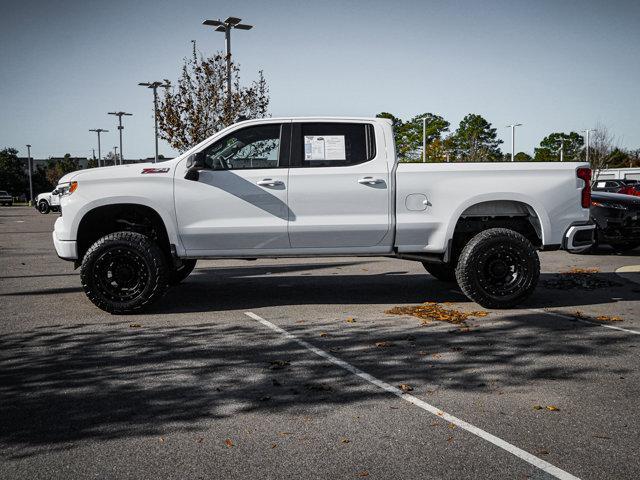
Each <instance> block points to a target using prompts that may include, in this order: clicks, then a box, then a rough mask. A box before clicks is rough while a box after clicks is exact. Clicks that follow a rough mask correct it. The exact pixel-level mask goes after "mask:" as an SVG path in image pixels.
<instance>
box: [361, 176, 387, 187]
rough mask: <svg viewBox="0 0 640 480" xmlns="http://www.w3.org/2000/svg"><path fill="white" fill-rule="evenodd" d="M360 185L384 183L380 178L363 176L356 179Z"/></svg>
mask: <svg viewBox="0 0 640 480" xmlns="http://www.w3.org/2000/svg"><path fill="white" fill-rule="evenodd" d="M358 183H359V184H360V185H378V184H380V183H384V180H383V179H381V178H373V177H363V178H361V179H360V180H358Z"/></svg>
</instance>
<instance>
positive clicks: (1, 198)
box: [0, 190, 13, 206]
mask: <svg viewBox="0 0 640 480" xmlns="http://www.w3.org/2000/svg"><path fill="white" fill-rule="evenodd" d="M0 204H2V205H9V206H11V205H13V197H12V196H11V195H10V194H9V193H7V192H6V191H4V190H0Z"/></svg>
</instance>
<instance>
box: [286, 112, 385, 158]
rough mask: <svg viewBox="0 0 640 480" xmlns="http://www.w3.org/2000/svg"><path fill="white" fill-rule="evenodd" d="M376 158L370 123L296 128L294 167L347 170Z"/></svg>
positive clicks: (301, 124) (319, 124)
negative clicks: (345, 168)
mask: <svg viewBox="0 0 640 480" xmlns="http://www.w3.org/2000/svg"><path fill="white" fill-rule="evenodd" d="M375 156H376V147H375V133H374V128H373V125H372V124H370V123H338V122H333V123H332V122H304V123H295V124H294V125H293V143H292V155H291V157H292V158H291V159H292V165H291V166H292V167H303V168H310V167H311V168H313V167H347V166H351V165H358V164H361V163H365V162H368V161H370V160H372V159H373V158H374V157H375Z"/></svg>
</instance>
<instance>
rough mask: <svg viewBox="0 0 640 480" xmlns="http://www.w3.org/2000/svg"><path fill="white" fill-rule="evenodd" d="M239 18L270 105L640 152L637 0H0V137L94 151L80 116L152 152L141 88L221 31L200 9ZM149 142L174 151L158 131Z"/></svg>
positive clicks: (42, 147) (170, 72) (245, 66)
mask: <svg viewBox="0 0 640 480" xmlns="http://www.w3.org/2000/svg"><path fill="white" fill-rule="evenodd" d="M227 16H238V17H241V18H242V19H243V20H244V21H245V22H246V23H251V24H253V25H255V28H254V29H253V30H251V31H235V32H234V36H233V39H232V42H233V44H232V51H233V54H234V58H235V59H236V60H237V61H239V62H240V63H241V67H242V78H243V80H244V81H245V82H247V83H248V82H249V81H250V80H252V79H253V78H255V76H256V72H257V71H258V70H259V69H263V70H264V72H265V76H266V78H267V81H268V82H269V86H270V89H271V113H272V114H273V115H274V116H288V115H358V116H372V115H374V114H376V113H377V112H380V111H389V112H392V113H394V114H396V115H397V116H400V117H402V118H405V119H406V118H408V117H410V116H413V115H415V114H417V113H421V112H434V113H437V114H440V115H443V116H444V117H445V118H446V119H447V120H449V121H450V122H451V123H452V126H454V127H455V126H456V125H457V123H458V122H459V121H460V120H461V118H462V117H463V116H464V115H465V114H466V113H469V112H472V113H479V114H482V115H483V116H485V118H487V119H488V120H489V121H490V122H491V123H493V125H494V126H496V127H498V131H499V134H500V136H501V138H503V139H504V140H505V143H504V144H503V149H504V150H505V151H508V150H509V149H510V140H509V133H508V130H507V129H506V128H504V126H505V125H507V124H509V123H512V122H514V121H517V122H520V123H523V124H524V126H523V127H520V128H519V129H518V131H517V139H516V145H517V147H518V150H524V151H527V152H532V151H533V148H534V147H535V146H536V145H537V144H538V143H539V141H540V140H541V139H542V138H543V137H544V136H545V135H546V134H548V133H549V132H553V131H569V130H572V129H573V130H577V129H583V128H587V127H593V126H594V125H595V124H596V123H597V122H601V123H603V124H605V125H607V126H608V127H609V129H610V130H611V131H612V133H614V134H615V135H616V136H617V137H618V140H619V141H620V144H621V145H622V146H625V147H629V148H640V126H639V122H638V115H639V113H640V55H639V53H638V48H639V47H640V2H638V1H631V0H627V1H622V0H608V1H560V0H556V1H541V0H536V1H531V0H529V1H526V0H524V1H520V0H504V1H502V0H501V1H489V0H484V1H446V2H443V1H418V0H414V1H405V2H401V1H400V2H393V1H388V0H385V1H375V0H368V1H358V2H356V1H349V0H339V1H300V0H297V1H277V0H273V1H264V0H259V1H242V0H234V1H211V0H207V1H204V0H203V1H200V0H195V1H184V2H179V1H175V0H173V1H166V0H139V1H124V0H111V1H104V0H103V1H93V0H66V1H64V0H62V1H55V0H51V1H33V0H21V1H19V2H11V3H9V2H8V1H6V0H3V2H2V16H1V17H0V65H1V67H0V105H1V110H0V111H1V115H0V148H3V147H5V146H13V147H16V148H18V149H19V151H20V154H21V155H26V148H25V147H24V144H26V143H31V144H33V149H32V155H33V156H34V157H36V158H43V157H47V156H49V155H54V156H57V155H62V154H64V153H67V152H69V153H71V154H72V155H77V156H88V155H90V152H91V148H93V147H95V146H96V138H95V134H93V133H89V132H88V129H89V128H97V127H101V128H106V129H109V130H110V133H107V134H105V135H104V136H103V139H104V141H103V153H104V150H106V149H108V148H113V146H114V145H117V144H118V139H117V130H116V128H115V125H116V124H115V121H116V118H115V117H112V116H108V115H107V114H106V113H107V112H108V111H113V110H121V109H122V110H126V111H128V112H132V113H133V114H134V116H133V117H128V118H126V119H125V122H126V123H125V127H126V128H125V132H124V133H125V138H124V148H125V157H128V158H133V157H135V158H140V157H146V156H151V155H152V154H153V117H152V102H151V92H150V91H148V90H145V89H143V88H142V87H138V86H137V83H138V82H140V81H148V80H155V79H162V78H169V79H171V80H175V79H176V78H177V76H178V73H179V67H180V64H181V59H182V58H183V57H185V56H187V55H188V54H189V52H190V48H191V43H190V41H191V40H192V39H193V40H196V41H197V42H198V46H199V49H200V50H201V51H203V52H204V53H205V54H211V53H213V52H214V51H215V50H221V49H222V48H223V46H224V43H223V40H224V36H223V35H222V34H220V33H217V32H214V31H213V30H212V29H210V28H207V27H203V26H202V25H201V22H202V20H204V19H205V18H225V17H227ZM160 151H161V153H164V154H165V155H168V154H173V153H174V152H172V151H171V150H170V149H169V147H168V146H167V145H166V144H164V143H162V144H161V148H160Z"/></svg>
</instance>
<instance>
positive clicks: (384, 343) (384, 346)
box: [376, 341, 393, 348]
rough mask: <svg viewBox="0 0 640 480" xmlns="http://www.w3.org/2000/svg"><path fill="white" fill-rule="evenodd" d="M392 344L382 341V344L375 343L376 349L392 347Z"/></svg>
mask: <svg viewBox="0 0 640 480" xmlns="http://www.w3.org/2000/svg"><path fill="white" fill-rule="evenodd" d="M392 346H393V343H391V342H387V341H383V342H376V347H378V348H387V347H392Z"/></svg>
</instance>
